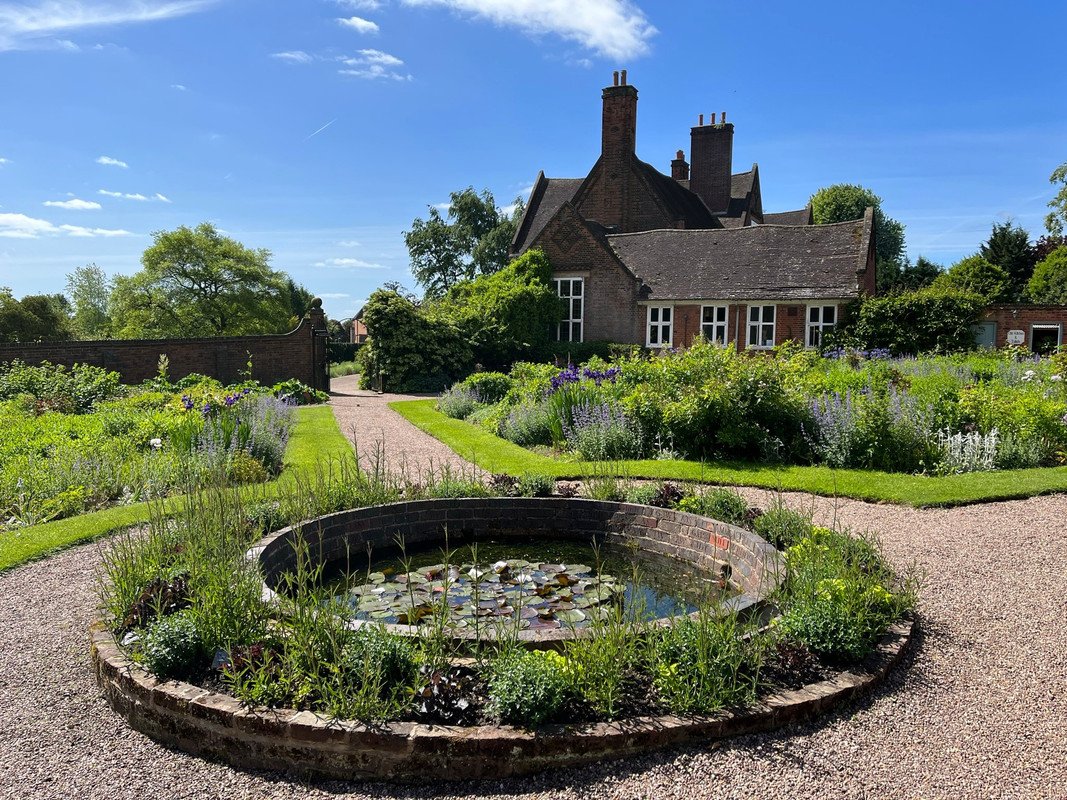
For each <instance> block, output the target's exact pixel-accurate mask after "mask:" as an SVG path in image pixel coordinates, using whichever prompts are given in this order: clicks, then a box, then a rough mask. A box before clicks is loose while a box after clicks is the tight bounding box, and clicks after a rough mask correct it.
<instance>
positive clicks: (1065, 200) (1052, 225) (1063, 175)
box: [1045, 161, 1067, 236]
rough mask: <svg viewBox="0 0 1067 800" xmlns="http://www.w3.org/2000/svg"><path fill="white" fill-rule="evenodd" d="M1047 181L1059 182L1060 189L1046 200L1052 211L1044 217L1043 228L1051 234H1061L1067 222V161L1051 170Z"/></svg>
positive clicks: (1054, 183) (1053, 183)
mask: <svg viewBox="0 0 1067 800" xmlns="http://www.w3.org/2000/svg"><path fill="white" fill-rule="evenodd" d="M1048 182H1049V183H1051V184H1052V185H1053V186H1055V185H1056V184H1057V183H1058V184H1060V190H1059V191H1058V192H1057V193H1056V196H1055V197H1053V198H1052V199H1051V200H1049V202H1048V207H1049V208H1051V209H1052V211H1050V212H1049V213H1048V216H1047V217H1045V228H1046V229H1047V230H1048V232H1049V233H1051V234H1052V235H1053V236H1062V235H1063V228H1064V225H1065V224H1067V161H1064V162H1063V163H1062V164H1060V165H1059V166H1058V167H1056V169H1054V170H1053V171H1052V174H1051V175H1050V176H1049V179H1048Z"/></svg>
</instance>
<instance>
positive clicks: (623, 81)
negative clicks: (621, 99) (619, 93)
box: [622, 70, 626, 86]
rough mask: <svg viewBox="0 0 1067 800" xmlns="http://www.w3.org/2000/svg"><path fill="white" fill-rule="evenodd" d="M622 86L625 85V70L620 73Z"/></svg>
mask: <svg viewBox="0 0 1067 800" xmlns="http://www.w3.org/2000/svg"><path fill="white" fill-rule="evenodd" d="M622 85H623V86H625V85H626V70H623V71H622Z"/></svg>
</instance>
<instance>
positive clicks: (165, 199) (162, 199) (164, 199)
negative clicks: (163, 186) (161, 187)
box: [156, 192, 170, 203]
mask: <svg viewBox="0 0 1067 800" xmlns="http://www.w3.org/2000/svg"><path fill="white" fill-rule="evenodd" d="M156 200H158V201H159V202H161V203H169V202H170V198H169V197H164V196H163V195H161V194H160V193H159V192H156Z"/></svg>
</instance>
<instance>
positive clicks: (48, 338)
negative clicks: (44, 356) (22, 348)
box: [0, 286, 71, 342]
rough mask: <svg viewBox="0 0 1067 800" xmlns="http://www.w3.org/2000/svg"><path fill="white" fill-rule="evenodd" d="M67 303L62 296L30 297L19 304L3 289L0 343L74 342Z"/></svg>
mask: <svg viewBox="0 0 1067 800" xmlns="http://www.w3.org/2000/svg"><path fill="white" fill-rule="evenodd" d="M68 306H69V303H67V299H66V298H65V297H64V296H63V295H61V294H28V295H26V296H25V297H23V298H22V299H21V300H16V299H15V297H14V296H13V295H12V294H11V289H9V288H8V287H6V286H0V342H61V341H66V340H68V339H70V338H71V332H70V317H69V315H68V312H67V307H68Z"/></svg>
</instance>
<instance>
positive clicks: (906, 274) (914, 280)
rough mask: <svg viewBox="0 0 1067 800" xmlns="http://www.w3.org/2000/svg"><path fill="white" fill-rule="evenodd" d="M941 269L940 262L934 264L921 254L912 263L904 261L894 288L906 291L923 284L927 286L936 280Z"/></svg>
mask: <svg viewBox="0 0 1067 800" xmlns="http://www.w3.org/2000/svg"><path fill="white" fill-rule="evenodd" d="M941 271H942V270H941V265H940V264H935V263H934V262H933V261H930V260H929V259H926V258H924V257H923V256H919V258H918V260H916V262H915V263H914V264H911V263H907V262H906V263H905V264H904V266H903V267H901V270H900V275H899V277H898V279H897V281H896V284H895V288H900V289H904V290H908V291H914V290H915V289H922V288H923V287H924V286H929V285H930V284H932V283H933V282H934V281H935V280H937V277H938V276H939V275H940V274H941Z"/></svg>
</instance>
